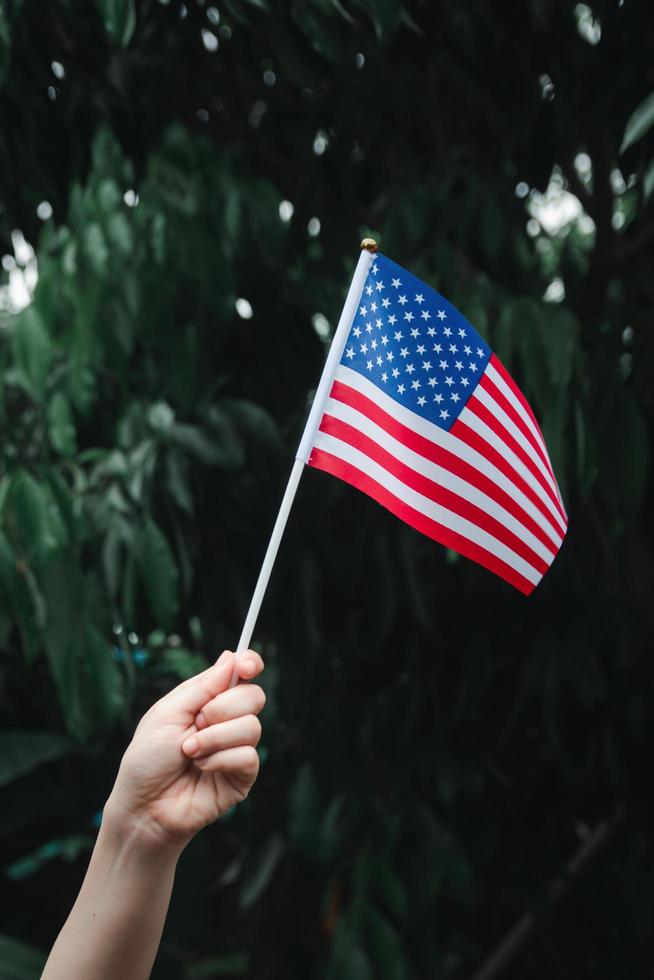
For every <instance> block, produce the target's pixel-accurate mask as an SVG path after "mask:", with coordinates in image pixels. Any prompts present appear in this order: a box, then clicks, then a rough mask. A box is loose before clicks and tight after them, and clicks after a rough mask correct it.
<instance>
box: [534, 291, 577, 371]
mask: <svg viewBox="0 0 654 980" xmlns="http://www.w3.org/2000/svg"><path fill="white" fill-rule="evenodd" d="M540 332H541V339H542V344H543V350H544V352H545V355H546V357H547V363H548V367H549V376H550V380H551V382H552V384H554V385H556V386H557V387H559V388H566V387H567V386H568V385H569V384H570V379H571V377H572V367H573V364H574V355H575V351H576V349H577V337H578V334H579V324H578V323H577V320H576V318H575V316H574V315H573V314H572V313H571V312H570V311H569V310H567V309H565V308H556V307H552V306H549V307H547V308H546V309H543V310H542V311H541V318H540Z"/></svg>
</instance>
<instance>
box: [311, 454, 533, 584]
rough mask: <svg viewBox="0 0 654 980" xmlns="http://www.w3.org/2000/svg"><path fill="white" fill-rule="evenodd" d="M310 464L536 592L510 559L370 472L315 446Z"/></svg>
mask: <svg viewBox="0 0 654 980" xmlns="http://www.w3.org/2000/svg"><path fill="white" fill-rule="evenodd" d="M309 466H314V467H315V468H316V469H319V470H324V471H325V473H331V474H332V475H333V476H337V477H338V478H339V479H341V480H344V481H345V482H346V483H349V484H350V485H351V486H353V487H357V489H358V490H361V491H363V493H365V494H367V495H368V496H369V497H372V498H373V500H376V501H377V503H379V504H381V505H382V507H385V508H386V510H389V511H390V512H391V513H392V514H395V516H396V517H399V518H400V520H402V521H404V522H405V523H406V524H409V525H410V526H411V527H413V528H415V530H416V531H420V533H421V534H425V535H427V537H429V538H432V539H433V540H434V541H438V542H439V543H440V544H443V545H445V547H446V548H452V549H453V550H454V551H457V552H459V554H462V555H465V557H466V558H470V559H472V561H476V562H477V563H478V564H479V565H483V566H484V568H487V569H489V571H491V572H494V573H495V574H496V575H499V576H500V578H503V579H504V580H505V581H506V582H509V583H510V584H511V585H514V586H515V587H516V589H519V590H520V591H521V592H524V594H525V595H530V594H531V592H533V590H534V584H533V582H530V581H529V580H528V579H526V578H524V576H522V575H520V574H519V573H518V572H516V570H515V569H514V568H511V566H510V565H507V564H506V562H504V561H502V560H501V559H500V558H497V557H496V556H495V555H492V554H491V553H490V552H489V551H486V549H485V548H482V547H480V546H479V545H476V544H474V543H473V542H472V541H469V540H468V538H465V537H463V535H461V534H457V533H455V532H454V531H450V530H449V528H446V527H443V526H442V525H441V524H437V523H436V521H432V520H431V519H430V518H428V517H425V516H424V514H421V513H419V512H418V511H417V510H414V508H413V507H410V506H409V504H406V503H404V501H403V500H400V499H399V498H398V497H396V496H395V495H394V494H392V493H390V492H389V491H388V490H386V488H385V487H382V486H381V485H380V484H379V483H377V482H376V480H373V479H371V477H369V476H368V475H367V474H366V473H362V472H361V470H358V469H357V468H356V467H355V466H352V465H351V464H350V463H346V462H344V461H343V460H342V459H338V458H337V457H336V456H333V455H332V454H331V453H326V452H325V451H324V450H322V449H316V448H314V449H313V450H312V452H311V457H310V459H309Z"/></svg>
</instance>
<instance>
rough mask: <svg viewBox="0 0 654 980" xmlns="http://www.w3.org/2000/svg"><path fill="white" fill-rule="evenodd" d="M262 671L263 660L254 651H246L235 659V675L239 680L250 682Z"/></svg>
mask: <svg viewBox="0 0 654 980" xmlns="http://www.w3.org/2000/svg"><path fill="white" fill-rule="evenodd" d="M262 670H263V660H262V659H261V657H260V656H259V654H258V653H257V652H256V650H246V651H245V653H242V654H241V656H240V657H237V658H236V673H237V676H238V678H239V680H243V681H251V680H253V678H255V677H258V675H259V674H260V673H261V671H262Z"/></svg>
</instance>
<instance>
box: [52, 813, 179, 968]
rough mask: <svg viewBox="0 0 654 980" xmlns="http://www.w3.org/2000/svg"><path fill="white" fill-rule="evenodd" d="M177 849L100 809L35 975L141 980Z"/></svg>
mask: <svg viewBox="0 0 654 980" xmlns="http://www.w3.org/2000/svg"><path fill="white" fill-rule="evenodd" d="M108 809H109V808H108ZM180 850H181V848H178V847H173V846H171V845H170V844H163V843H161V842H159V841H157V840H156V839H155V837H154V836H153V835H152V833H151V831H150V829H148V828H147V827H144V826H142V825H137V824H134V823H132V822H129V821H127V820H125V819H122V818H116V816H115V815H114V814H112V813H110V812H107V810H105V819H104V820H103V823H102V827H101V828H100V833H99V834H98V839H97V842H96V845H95V848H94V850H93V854H92V856H91V861H90V863H89V868H88V871H87V873H86V877H85V879H84V883H83V885H82V888H81V890H80V893H79V896H78V898H77V901H76V902H75V905H74V906H73V909H72V911H71V913H70V915H69V916H68V919H67V920H66V923H65V925H64V927H63V929H62V930H61V933H60V934H59V937H58V939H57V941H56V943H55V945H54V947H53V949H52V952H51V954H50V957H49V959H48V962H47V964H46V967H45V971H44V973H43V975H42V980H89V978H91V977H92V978H93V980H116V978H117V977H119V978H120V980H146V978H147V977H148V976H149V975H150V971H151V969H152V964H153V963H154V959H155V956H156V953H157V948H158V946H159V940H160V939H161V932H162V929H163V925H164V921H165V918H166V912H167V910H168V903H169V901H170V893H171V891H172V887H173V880H174V876H175V867H176V864H177V859H178V857H179V853H180Z"/></svg>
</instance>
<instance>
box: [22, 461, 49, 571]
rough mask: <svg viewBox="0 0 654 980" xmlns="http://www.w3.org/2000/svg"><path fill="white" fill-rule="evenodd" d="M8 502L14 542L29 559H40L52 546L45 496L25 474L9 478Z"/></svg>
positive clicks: (39, 485)
mask: <svg viewBox="0 0 654 980" xmlns="http://www.w3.org/2000/svg"><path fill="white" fill-rule="evenodd" d="M10 500H11V507H12V513H13V518H14V526H15V529H16V532H17V536H18V540H19V542H20V544H21V545H22V547H23V549H24V551H25V553H26V554H27V555H28V557H30V558H40V557H42V556H43V555H45V554H46V553H47V552H48V551H49V550H51V549H52V548H53V547H54V546H55V545H56V544H57V542H56V540H55V538H54V537H53V534H52V522H51V521H50V519H49V516H48V494H47V492H46V490H45V488H44V487H43V486H42V484H40V483H39V482H37V481H36V480H35V479H34V477H33V476H32V474H31V473H28V472H27V470H23V469H20V470H17V471H16V472H15V473H14V476H13V478H12V486H11V491H10Z"/></svg>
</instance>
